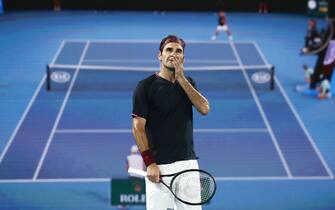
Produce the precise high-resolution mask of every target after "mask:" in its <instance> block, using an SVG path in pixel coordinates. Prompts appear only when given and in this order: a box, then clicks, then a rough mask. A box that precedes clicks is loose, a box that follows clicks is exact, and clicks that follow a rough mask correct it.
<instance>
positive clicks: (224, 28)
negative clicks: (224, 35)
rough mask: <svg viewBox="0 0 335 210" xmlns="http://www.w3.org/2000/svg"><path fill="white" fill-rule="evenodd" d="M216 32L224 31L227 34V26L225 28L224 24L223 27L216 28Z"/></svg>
mask: <svg viewBox="0 0 335 210" xmlns="http://www.w3.org/2000/svg"><path fill="white" fill-rule="evenodd" d="M216 30H217V31H225V32H227V31H228V26H227V24H224V25H223V26H221V25H218V26H217V27H216Z"/></svg>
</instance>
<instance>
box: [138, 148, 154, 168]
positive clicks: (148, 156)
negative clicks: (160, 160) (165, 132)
mask: <svg viewBox="0 0 335 210" xmlns="http://www.w3.org/2000/svg"><path fill="white" fill-rule="evenodd" d="M141 155H142V158H143V161H144V164H145V166H146V167H148V166H149V165H151V164H152V163H155V162H156V161H155V158H154V156H153V155H152V153H151V151H150V150H149V149H148V150H145V151H144V152H141Z"/></svg>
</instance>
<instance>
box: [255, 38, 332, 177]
mask: <svg viewBox="0 0 335 210" xmlns="http://www.w3.org/2000/svg"><path fill="white" fill-rule="evenodd" d="M254 45H255V47H256V49H257V51H258V52H259V54H260V55H261V58H262V59H263V62H264V63H265V64H266V65H269V63H268V61H267V60H266V58H265V56H264V54H263V52H262V51H261V49H260V47H259V46H258V44H257V43H256V42H254ZM275 82H276V84H277V86H278V87H279V90H280V92H281V93H282V94H283V96H284V98H285V101H286V103H287V104H288V106H289V107H290V109H291V111H292V112H293V114H294V116H295V118H296V119H297V121H298V123H299V125H300V127H301V128H302V130H303V131H304V133H305V135H306V136H307V139H308V141H309V142H310V143H311V145H312V147H313V149H314V151H315V152H316V154H317V155H318V157H319V159H320V160H321V162H322V164H323V166H324V167H325V169H326V171H327V173H328V175H329V176H330V177H331V178H334V174H333V173H332V171H331V170H330V168H329V166H328V164H327V162H326V161H325V159H324V158H323V156H322V154H321V152H320V150H319V148H318V147H317V146H316V144H315V141H314V139H313V138H312V136H311V135H310V133H309V131H308V130H307V128H306V126H305V124H304V122H303V121H302V120H301V117H300V115H299V114H298V112H297V111H296V109H295V107H294V106H293V104H292V102H291V100H290V98H289V97H288V96H287V94H286V92H285V89H284V88H283V86H282V85H281V82H280V81H279V79H278V78H277V77H276V76H275Z"/></svg>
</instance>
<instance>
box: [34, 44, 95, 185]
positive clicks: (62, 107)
mask: <svg viewBox="0 0 335 210" xmlns="http://www.w3.org/2000/svg"><path fill="white" fill-rule="evenodd" d="M89 45H90V42H89V41H87V42H86V45H85V48H84V50H83V52H82V55H81V57H80V60H79V67H80V65H81V63H82V62H83V60H84V57H85V55H86V52H87V49H88V47H89ZM79 70H80V68H77V69H76V71H75V72H74V75H73V78H72V81H71V83H70V86H69V89H68V90H67V92H66V95H65V97H64V101H63V103H62V106H61V108H60V110H59V112H58V114H57V118H56V121H55V123H54V126H53V128H52V130H51V133H50V135H49V138H48V141H47V144H46V146H45V148H44V150H43V154H42V157H41V159H40V161H39V162H38V166H37V168H36V170H35V173H34V177H33V179H34V180H36V179H37V177H38V174H39V172H40V170H41V167H42V165H43V162H44V159H45V157H46V154H47V152H48V150H49V147H50V144H51V141H52V139H53V137H54V135H55V131H56V128H57V126H58V123H59V121H60V119H61V116H62V114H63V111H64V109H65V106H66V104H67V101H68V99H69V96H70V94H71V91H72V88H73V86H74V83H75V80H76V78H77V76H78V73H79Z"/></svg>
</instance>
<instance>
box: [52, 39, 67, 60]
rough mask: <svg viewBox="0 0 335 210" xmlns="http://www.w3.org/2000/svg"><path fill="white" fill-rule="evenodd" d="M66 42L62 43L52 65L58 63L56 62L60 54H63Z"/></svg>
mask: <svg viewBox="0 0 335 210" xmlns="http://www.w3.org/2000/svg"><path fill="white" fill-rule="evenodd" d="M65 42H66V41H65V40H63V41H62V43H61V45H60V47H59V48H58V50H57V52H56V54H55V56H54V57H53V58H52V60H51V65H53V64H55V63H56V60H57V58H58V56H59V54H60V53H61V52H62V50H63V48H64V46H65Z"/></svg>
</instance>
